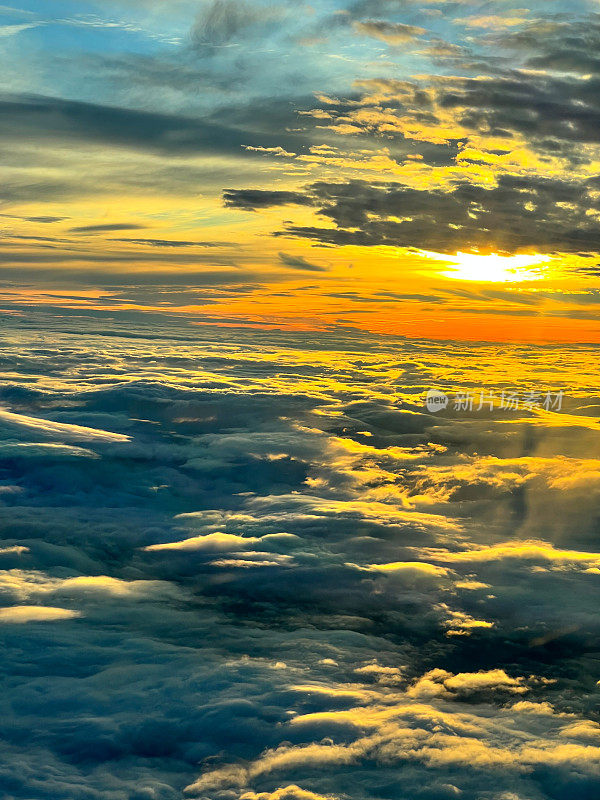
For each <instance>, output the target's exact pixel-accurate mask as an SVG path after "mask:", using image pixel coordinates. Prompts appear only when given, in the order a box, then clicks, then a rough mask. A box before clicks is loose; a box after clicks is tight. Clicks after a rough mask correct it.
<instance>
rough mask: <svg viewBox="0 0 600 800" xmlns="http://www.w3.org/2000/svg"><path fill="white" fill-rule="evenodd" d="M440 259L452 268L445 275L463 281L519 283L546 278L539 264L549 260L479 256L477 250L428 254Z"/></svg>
mask: <svg viewBox="0 0 600 800" xmlns="http://www.w3.org/2000/svg"><path fill="white" fill-rule="evenodd" d="M428 255H429V257H430V258H431V257H434V258H435V259H436V260H438V261H445V262H446V263H447V264H449V269H445V270H443V271H442V272H441V274H442V275H444V277H446V278H454V279H455V280H461V281H478V282H482V283H486V282H489V283H518V282H521V281H537V280H540V279H541V278H543V277H544V275H543V273H542V271H541V269H539V265H541V264H542V263H544V262H547V261H548V257H547V256H544V255H539V254H538V255H515V256H501V255H498V253H490V255H479V254H477V253H461V252H458V253H457V254H456V255H455V256H447V255H442V254H439V253H435V254H434V253H429V254H428Z"/></svg>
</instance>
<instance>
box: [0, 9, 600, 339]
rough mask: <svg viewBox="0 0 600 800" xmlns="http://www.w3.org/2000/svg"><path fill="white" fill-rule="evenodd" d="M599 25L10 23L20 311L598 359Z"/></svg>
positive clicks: (495, 16)
mask: <svg viewBox="0 0 600 800" xmlns="http://www.w3.org/2000/svg"><path fill="white" fill-rule="evenodd" d="M597 10H598V7H597V3H596V2H587V3H581V2H576V3H575V4H569V6H568V7H567V6H566V5H565V4H564V3H560V2H540V3H534V4H533V6H532V7H531V8H529V9H524V8H513V7H512V6H511V5H510V4H509V3H508V2H506V3H505V2H496V3H487V4H486V3H476V2H468V1H465V2H439V1H434V2H431V3H419V2H411V1H410V0H385V1H383V0H382V2H378V0H358V1H357V2H356V3H347V4H344V3H335V2H318V3H314V4H313V3H285V2H284V3H277V2H271V3H261V2H245V1H244V0H214V2H205V3H199V2H198V0H194V2H187V0H173V1H172V2H169V3H165V2H158V1H157V2H153V0H139V1H138V2H133V1H132V2H126V0H118V1H115V2H111V0H104V2H102V3H90V2H77V3H75V2H73V3H69V2H63V3H58V2H48V0H46V1H45V2H24V3H22V4H21V5H19V7H18V8H17V7H8V6H2V7H0V75H1V80H2V84H3V86H2V92H3V93H2V98H1V103H2V108H1V110H0V135H1V137H2V145H3V146H2V156H1V157H2V164H3V167H4V178H3V184H2V195H1V207H0V208H1V213H2V217H0V225H1V228H2V236H3V242H2V244H3V253H2V264H3V266H4V271H3V275H2V284H1V287H0V288H1V291H2V307H3V309H4V310H5V311H6V312H8V313H13V314H14V313H20V311H22V310H23V309H24V308H26V307H27V306H28V305H30V304H32V303H33V304H35V305H39V304H44V305H47V306H48V308H52V309H60V308H64V307H68V308H71V309H73V308H78V307H87V308H94V307H95V308H104V309H118V308H121V309H131V310H138V311H144V310H145V311H156V310H161V309H162V310H168V311H172V312H175V313H177V314H185V315H188V316H190V315H191V316H193V317H194V318H198V319H199V320H200V321H203V322H207V321H216V322H218V323H219V324H225V325H231V324H234V325H240V324H243V325H252V326H261V327H269V328H270V327H283V328H286V329H292V330H293V329H296V330H321V331H322V330H328V329H335V328H337V327H341V328H348V327H350V328H356V329H359V330H362V331H371V332H386V333H392V334H400V335H408V336H417V337H419V336H429V337H434V338H440V339H447V338H455V339H475V340H492V341H503V340H525V341H573V342H577V341H588V342H597V341H598V340H599V339H600V323H599V321H598V319H597V316H598V315H597V307H598V302H599V301H600V294H599V293H598V289H597V283H598V272H599V269H600V268H599V267H598V263H597V262H598V252H599V250H600V237H599V234H598V230H599V222H600V179H599V178H598V171H599V166H600V148H599V137H600V133H599V131H600V124H599V122H600V100H599V97H600V93H599V91H598V88H599V80H600V74H599V72H600V61H599V60H598V58H597V55H596V50H597V46H598V42H599V38H600V16H598V15H597V14H596V11H597ZM475 256H476V257H475ZM490 256H493V257H490Z"/></svg>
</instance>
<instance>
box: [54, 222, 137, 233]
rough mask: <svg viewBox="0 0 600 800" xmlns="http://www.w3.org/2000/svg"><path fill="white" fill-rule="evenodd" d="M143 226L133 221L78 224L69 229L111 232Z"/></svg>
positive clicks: (85, 231)
mask: <svg viewBox="0 0 600 800" xmlns="http://www.w3.org/2000/svg"><path fill="white" fill-rule="evenodd" d="M145 227H146V226H145V225H138V224H136V223H133V222H114V223H106V224H100V225H79V226H77V227H75V228H70V229H69V230H70V231H71V232H72V233H111V232H113V231H130V230H136V229H141V228H145Z"/></svg>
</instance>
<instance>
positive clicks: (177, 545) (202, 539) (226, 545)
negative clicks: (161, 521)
mask: <svg viewBox="0 0 600 800" xmlns="http://www.w3.org/2000/svg"><path fill="white" fill-rule="evenodd" d="M260 541H261V537H256V536H248V537H245V536H236V535H235V534H232V533H207V534H205V535H204V536H192V537H190V538H189V539H183V540H182V541H180V542H166V543H164V544H151V545H148V546H147V547H144V550H147V551H149V552H152V551H157V550H161V551H162V550H182V551H209V552H220V551H224V552H227V551H230V550H236V549H239V548H240V547H241V548H244V547H250V546H251V545H253V544H256V543H257V542H260Z"/></svg>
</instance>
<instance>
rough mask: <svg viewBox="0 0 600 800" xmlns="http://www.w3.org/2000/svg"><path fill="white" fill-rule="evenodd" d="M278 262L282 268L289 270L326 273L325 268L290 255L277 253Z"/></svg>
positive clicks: (301, 257) (300, 257)
mask: <svg viewBox="0 0 600 800" xmlns="http://www.w3.org/2000/svg"><path fill="white" fill-rule="evenodd" d="M279 260H280V261H281V263H282V264H283V265H284V266H286V267H290V268H291V269H302V270H307V271H309V272H327V267H323V266H321V265H319V264H312V263H311V262H310V261H307V260H306V259H305V258H304V257H303V256H294V255H291V254H290V253H279Z"/></svg>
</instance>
